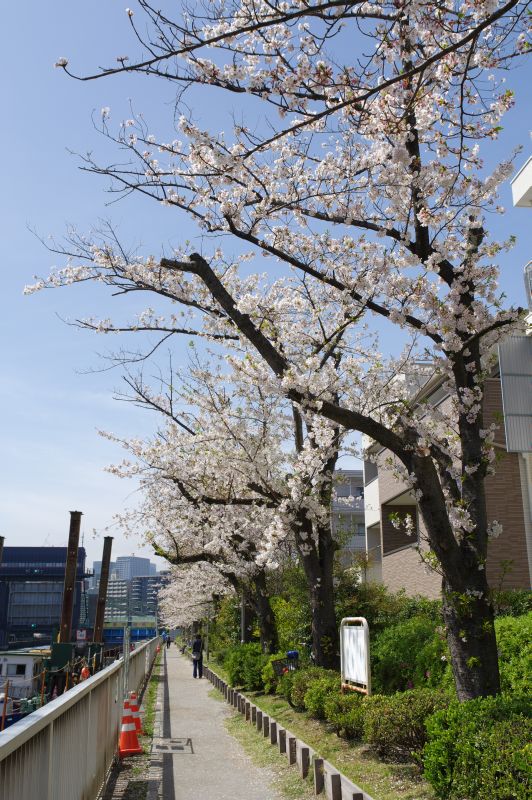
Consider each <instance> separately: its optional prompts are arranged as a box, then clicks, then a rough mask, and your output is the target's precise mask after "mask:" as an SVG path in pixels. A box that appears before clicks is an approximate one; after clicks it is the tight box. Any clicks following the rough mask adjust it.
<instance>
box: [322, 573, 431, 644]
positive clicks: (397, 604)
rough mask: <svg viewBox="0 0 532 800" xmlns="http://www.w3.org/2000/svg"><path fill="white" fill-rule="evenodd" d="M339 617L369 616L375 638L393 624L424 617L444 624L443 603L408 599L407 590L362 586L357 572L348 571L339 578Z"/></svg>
mask: <svg viewBox="0 0 532 800" xmlns="http://www.w3.org/2000/svg"><path fill="white" fill-rule="evenodd" d="M338 581H339V582H338V586H337V588H336V593H335V596H336V615H337V619H338V623H340V620H341V619H342V617H352V616H354V615H356V616H361V617H365V618H366V619H367V621H368V623H369V629H370V635H371V637H372V639H373V637H374V636H377V635H378V633H379V632H380V631H382V630H384V629H385V628H388V627H390V626H391V625H396V624H397V623H399V622H403V621H404V620H407V619H411V618H412V617H418V616H423V617H425V618H427V619H431V620H433V622H434V625H438V624H440V623H441V621H442V620H441V602H440V601H439V600H428V599H427V598H426V597H420V596H419V597H407V596H406V594H405V593H404V591H400V592H390V591H389V590H388V589H387V588H386V586H384V584H380V583H360V582H359V580H358V578H357V575H356V573H353V572H352V571H351V570H346V571H345V572H343V573H340V575H339V576H338Z"/></svg>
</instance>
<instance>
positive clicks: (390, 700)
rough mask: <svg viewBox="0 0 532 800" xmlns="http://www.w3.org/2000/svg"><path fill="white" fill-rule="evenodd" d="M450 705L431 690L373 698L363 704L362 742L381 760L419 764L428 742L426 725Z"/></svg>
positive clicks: (373, 696)
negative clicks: (388, 759) (432, 717)
mask: <svg viewBox="0 0 532 800" xmlns="http://www.w3.org/2000/svg"><path fill="white" fill-rule="evenodd" d="M449 702H450V698H449V695H448V694H447V693H446V692H443V691H436V690H434V689H412V690H411V691H409V692H397V694H393V695H389V696H387V695H378V694H375V695H372V696H371V697H368V698H367V699H366V701H365V703H364V739H365V741H366V742H368V744H370V745H371V746H372V747H373V748H374V749H375V750H376V751H377V753H379V755H381V756H386V757H388V758H395V759H398V760H405V759H406V760H410V759H414V760H419V759H420V757H421V752H422V750H423V747H424V745H425V742H426V741H427V721H428V719H429V717H431V716H432V714H434V712H435V711H437V710H438V709H442V708H445V706H447V705H448V704H449Z"/></svg>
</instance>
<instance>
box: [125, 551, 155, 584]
mask: <svg viewBox="0 0 532 800" xmlns="http://www.w3.org/2000/svg"><path fill="white" fill-rule="evenodd" d="M150 568H151V562H150V559H149V558H141V557H139V556H118V557H117V559H116V571H117V573H118V577H119V578H120V579H121V580H124V581H130V580H131V578H136V577H137V576H140V575H151V574H152V573H151V569H150Z"/></svg>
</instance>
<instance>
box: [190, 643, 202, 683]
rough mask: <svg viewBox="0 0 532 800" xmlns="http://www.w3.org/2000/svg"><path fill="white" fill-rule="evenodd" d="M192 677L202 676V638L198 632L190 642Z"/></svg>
mask: <svg viewBox="0 0 532 800" xmlns="http://www.w3.org/2000/svg"><path fill="white" fill-rule="evenodd" d="M192 665H193V672H192V677H193V678H203V640H202V638H201V636H200V635H199V633H197V634H196V636H195V638H194V641H193V642H192Z"/></svg>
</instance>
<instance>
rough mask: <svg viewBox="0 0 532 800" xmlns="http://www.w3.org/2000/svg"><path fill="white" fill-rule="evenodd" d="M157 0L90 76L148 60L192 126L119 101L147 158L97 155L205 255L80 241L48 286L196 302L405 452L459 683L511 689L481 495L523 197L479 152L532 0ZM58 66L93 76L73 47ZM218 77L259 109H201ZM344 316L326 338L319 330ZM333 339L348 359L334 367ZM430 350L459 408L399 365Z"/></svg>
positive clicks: (139, 153) (116, 139)
mask: <svg viewBox="0 0 532 800" xmlns="http://www.w3.org/2000/svg"><path fill="white" fill-rule="evenodd" d="M139 6H140V9H141V11H142V12H144V13H145V14H146V15H147V21H148V23H149V25H151V28H150V27H148V30H149V32H148V34H147V35H146V36H147V38H144V37H143V34H142V33H141V31H142V30H143V28H141V27H140V26H139V25H138V24H137V22H136V17H135V15H134V12H133V10H128V18H129V20H130V22H131V25H132V29H133V32H134V34H135V35H136V37H137V40H138V41H140V44H141V46H142V48H143V52H142V53H141V56H140V57H139V58H138V59H129V58H128V57H126V56H120V57H119V58H118V62H119V63H118V66H117V67H114V68H111V69H104V70H102V71H100V72H99V73H98V74H94V75H89V76H84V77H83V79H95V78H99V77H109V76H111V75H112V74H114V73H116V72H120V73H136V72H138V73H143V74H145V75H148V76H153V77H160V78H163V79H164V80H169V81H174V82H175V83H176V85H177V86H178V87H179V90H178V96H177V112H178V113H177V117H176V118H177V120H178V125H177V128H178V130H177V132H176V131H175V130H172V131H170V132H166V133H165V132H162V133H158V132H157V131H155V130H152V129H151V128H150V127H149V126H148V125H147V123H146V122H145V120H144V118H143V117H142V116H140V115H136V114H132V115H131V118H130V119H127V120H125V121H124V123H123V125H122V127H121V128H120V130H119V131H118V133H114V132H112V131H111V128H110V122H109V113H108V110H107V109H104V110H103V113H102V128H101V129H102V133H103V134H104V136H105V137H106V138H107V139H108V140H109V141H110V142H111V143H115V144H116V145H118V147H119V148H121V149H122V150H124V151H125V153H126V158H127V162H122V163H123V166H121V165H117V164H116V161H113V162H112V163H111V164H109V165H106V164H105V163H100V162H98V161H97V160H96V159H95V158H94V157H93V156H91V155H88V156H86V157H85V159H84V167H85V168H86V169H88V170H89V171H92V172H94V173H97V174H101V175H104V176H108V177H110V178H111V180H112V184H111V190H112V191H116V192H118V193H123V194H128V193H130V192H132V191H136V192H139V193H142V194H143V195H144V196H147V197H151V198H153V199H155V200H156V201H157V202H159V203H162V204H163V205H165V206H168V207H170V208H173V209H175V210H177V211H181V212H183V213H184V214H186V215H188V216H189V218H190V219H191V220H192V221H193V222H195V223H196V224H197V225H198V226H199V229H200V230H201V231H202V233H203V235H204V245H203V253H202V254H198V253H191V252H190V248H189V247H188V246H185V245H184V246H183V248H182V249H180V250H176V252H175V253H172V254H170V257H165V258H162V259H159V258H155V257H150V258H147V259H144V260H142V259H140V258H137V257H130V256H128V254H127V253H126V252H125V251H124V250H123V248H120V247H118V246H116V245H117V243H116V242H115V243H113V242H112V241H106V242H102V241H98V240H97V238H95V237H88V238H87V239H83V238H81V237H74V239H75V241H74V242H72V243H71V245H70V246H67V247H66V248H64V252H65V253H66V254H67V253H69V254H70V255H71V257H72V261H71V262H70V263H69V264H68V265H67V267H65V268H64V269H63V270H59V271H57V272H55V273H54V274H53V275H52V276H50V278H49V279H47V280H45V281H43V282H40V283H38V284H36V286H37V288H39V287H43V286H56V285H63V284H69V283H72V282H79V281H86V280H91V279H94V280H97V281H99V282H103V283H105V284H107V285H109V286H110V287H112V288H113V290H115V291H116V289H117V288H118V290H119V291H122V292H138V291H139V290H141V291H143V292H152V293H154V295H156V296H157V297H158V298H159V299H161V298H166V299H168V300H170V302H171V303H178V304H181V306H182V307H183V308H185V309H186V310H188V313H189V314H190V321H191V325H192V328H191V330H190V331H189V332H193V333H194V335H199V336H206V337H218V341H225V342H226V344H227V346H228V352H229V353H230V355H229V357H230V358H233V359H236V355H235V354H234V352H235V351H234V350H233V349H232V347H231V341H235V342H237V348H236V349H237V352H239V354H240V357H241V370H242V371H243V372H244V373H245V374H246V375H248V377H250V378H251V377H253V379H254V380H255V381H256V383H257V384H260V385H261V386H266V387H268V391H271V392H277V393H278V395H279V396H280V397H281V396H282V397H284V398H286V399H288V400H289V401H290V402H291V403H292V404H293V406H294V408H296V409H297V411H298V413H299V414H300V415H305V414H312V415H314V416H321V417H323V419H324V420H328V421H329V422H330V423H331V424H332V426H333V429H338V430H340V429H342V430H346V431H357V432H360V433H363V434H365V435H366V436H367V437H369V438H370V439H372V440H374V441H376V442H377V443H378V444H379V445H380V446H381V447H383V448H386V449H387V450H388V451H390V453H391V457H392V459H393V461H394V463H395V468H396V469H397V471H398V474H400V475H401V477H402V478H403V479H404V480H405V481H406V483H407V484H408V485H409V486H410V487H411V490H412V492H413V493H414V494H415V497H416V498H417V500H418V503H419V508H420V511H421V514H422V516H423V519H424V522H425V527H426V529H427V535H428V540H429V543H430V547H431V553H432V558H433V565H434V566H435V567H436V568H437V569H438V570H439V571H440V572H441V574H442V586H443V613H444V619H445V623H446V629H447V637H448V642H449V648H450V653H451V659H452V664H453V670H454V675H455V681H456V686H457V690H458V695H459V697H460V698H461V699H469V698H472V697H476V696H479V695H488V694H493V693H496V692H497V691H499V688H500V682H499V673H498V662H497V649H496V641H495V632H494V626H493V608H492V604H491V599H490V594H489V587H488V584H487V581H486V575H485V569H484V565H485V562H486V555H487V547H488V539H489V536H490V533H491V532H494V531H495V530H496V521H494V520H489V519H488V515H487V511H486V498H485V487H484V479H485V477H486V475H487V474H488V473H489V472H490V471H491V470H492V469H493V460H494V459H493V445H492V442H493V430H491V429H489V428H488V427H487V426H486V425H485V423H484V417H483V404H482V400H483V387H484V381H485V379H486V377H487V376H488V375H489V374H490V370H491V369H492V367H493V363H494V352H495V347H496V344H497V342H498V340H499V338H500V337H502V336H504V335H506V334H508V333H509V332H511V331H512V330H516V329H518V326H519V325H520V324H521V323H520V319H521V313H520V310H519V309H513V308H505V307H504V302H503V297H502V295H501V294H500V292H499V290H498V288H497V280H498V269H497V263H496V260H497V256H498V255H499V254H500V253H501V251H503V250H504V248H505V247H507V246H509V244H510V243H509V242H507V243H505V242H496V241H493V240H492V239H491V238H490V236H489V230H488V219H489V215H490V214H491V213H500V212H502V211H503V209H501V208H500V207H499V206H498V205H497V192H498V187H499V186H500V184H501V182H503V181H505V180H507V178H508V177H509V175H510V173H511V170H512V160H511V158H509V159H508V160H507V161H506V162H504V163H501V164H499V165H498V166H497V167H495V169H493V170H492V171H491V173H487V172H486V170H485V167H484V163H483V158H482V154H481V147H483V148H484V149H485V150H486V151H489V142H490V140H492V139H495V138H497V136H498V133H499V131H500V130H501V125H500V122H501V119H502V117H503V115H504V112H505V111H506V110H507V109H508V108H510V107H511V106H512V104H513V102H514V98H513V93H512V91H511V89H508V88H507V87H506V84H505V80H506V73H507V71H508V69H509V67H510V65H512V64H513V63H514V62H515V61H516V59H517V58H518V57H519V56H520V55H521V54H522V53H524V52H526V51H528V50H529V43H528V42H527V40H526V33H525V30H524V22H525V19H526V17H525V15H526V4H525V3H523V2H519V1H518V0H510V2H508V3H502V4H499V3H497V2H496V0H485V1H484V0H474V1H473V0H464V2H461V3H455V2H452V0H449V2H428V0H410V1H408V0H405V1H404V2H403V0H394V2H376V3H366V2H364V3H360V2H348V3H346V2H320V0H285V2H266V0H241V2H223V0H220V1H219V2H212V3H209V4H208V5H207V6H203V5H200V4H192V5H191V6H187V5H186V4H182V6H181V7H182V12H183V13H182V15H181V16H180V17H172V16H171V15H166V14H165V13H164V12H162V11H158V10H156V9H154V8H153V7H152V6H151V5H150V4H149V3H147V2H144V1H143V0H141V2H140V3H139ZM58 66H59V67H62V68H63V69H65V70H66V71H67V72H68V73H69V74H71V75H74V73H73V71H72V70H71V69H70V67H69V64H68V62H67V60H66V59H61V60H60V61H58ZM204 85H208V86H212V87H215V88H216V89H218V90H219V91H221V92H225V93H227V95H228V96H230V97H234V98H239V101H240V102H241V103H242V113H241V114H240V115H239V116H240V117H241V118H239V120H238V122H235V123H234V124H233V125H232V128H231V130H230V132H229V133H227V132H226V133H221V132H220V131H219V130H218V129H217V127H216V126H215V125H211V127H210V129H209V128H207V129H205V128H202V127H201V126H200V125H199V124H197V123H196V122H195V121H194V119H193V118H192V117H191V116H190V114H187V113H186V111H185V109H186V106H185V105H183V103H182V100H183V92H185V91H186V92H189V91H190V92H191V94H190V95H189V96H190V98H194V101H195V102H196V98H198V97H199V98H201V89H202V87H203V86H204ZM194 92H195V93H196V94H194ZM187 97H188V95H187ZM244 104H245V105H244ZM246 108H247V109H248V113H249V119H248V120H246V119H245V109H246ZM258 108H260V109H261V114H262V119H263V122H262V123H260V124H257V123H256V119H257V109H258ZM220 237H225V239H223V241H224V244H225V246H226V242H227V237H230V239H229V241H233V242H234V243H235V245H236V244H237V243H244V244H245V246H247V247H251V248H252V251H251V252H252V253H254V254H262V255H265V256H269V257H272V258H274V259H275V260H276V267H275V269H279V266H277V264H281V265H284V266H285V267H286V268H287V269H289V270H292V273H293V275H292V277H291V278H287V280H286V281H285V282H284V284H283V285H282V287H278V288H277V289H276V290H275V291H276V292H277V299H278V305H279V308H276V309H272V304H271V298H272V293H275V291H274V290H272V288H271V285H266V284H267V282H266V283H265V282H264V281H261V280H260V279H259V278H256V277H252V276H249V275H247V277H245V270H246V269H247V267H246V264H245V261H246V259H248V258H250V257H253V256H252V255H249V254H244V255H242V253H241V250H238V248H235V249H236V250H237V252H236V253H232V254H230V253H228V252H227V253H226V254H225V255H224V253H223V252H222V251H221V250H220V249H219V247H218V244H219V239H220ZM210 239H215V240H216V241H214V242H213V243H212V247H211V246H210V244H209V240H210ZM226 250H227V246H226ZM242 262H244V263H242ZM296 276H299V277H296ZM302 286H304V288H305V292H303V291H302V289H301V287H302ZM316 298H319V303H318V304H316ZM270 317H273V318H274V319H275V320H276V322H277V324H274V325H271V322H270ZM324 317H325V318H326V320H327V326H326V327H325V329H324V332H323V336H322V342H321V346H320V349H319V350H318V351H317V352H316V349H315V348H314V349H313V348H312V341H311V340H312V335H309V333H308V330H309V329H310V330H311V331H312V332H314V330H315V329H316V328H317V327H319V326H320V325H321V324H322V320H323V318H324ZM281 318H282V323H280V322H279V319H281ZM85 324H86V325H88V326H92V327H96V328H97V329H99V330H103V331H105V330H118V329H119V328H120V326H116V327H115V324H113V323H111V322H109V321H101V320H100V321H94V322H93V323H91V322H87V321H86V323H85ZM364 326H371V329H372V330H374V331H375V332H376V333H378V332H379V331H380V330H382V329H383V327H384V326H393V327H394V328H395V329H396V330H397V332H398V339H400V341H401V343H402V345H403V346H404V349H403V350H402V352H401V354H400V355H399V356H397V355H394V356H393V357H390V358H384V357H383V356H382V354H381V353H380V352H379V348H378V346H377V344H376V343H375V340H374V339H371V341H370V343H369V344H368V346H367V347H366V349H365V350H363V349H362V347H361V342H363V341H364V336H365V335H367V334H366V328H364ZM138 327H140V328H142V327H144V328H149V329H150V330H159V331H160V332H161V334H162V335H163V336H166V335H169V336H171V335H174V334H175V333H178V332H179V331H180V330H182V327H181V325H177V323H176V320H175V318H174V317H173V316H172V313H170V315H169V317H168V319H167V318H165V319H164V320H161V319H157V318H155V315H154V314H153V313H152V314H150V313H148V314H147V316H146V315H145V316H141V318H140V320H139V326H138ZM235 336H236V337H237V339H236V340H231V339H229V338H228V337H235ZM326 341H329V342H330V343H334V351H335V352H336V353H338V354H340V356H341V357H340V358H339V359H335V358H327V359H326V360H325V363H322V362H323V354H324V353H325V352H327V346H326V345H325V344H324V342H326ZM420 358H423V359H424V360H425V361H426V362H430V364H431V367H430V370H431V374H432V375H433V376H434V377H435V378H439V379H440V380H441V382H442V384H443V385H444V386H445V387H446V389H447V391H448V392H449V394H450V396H451V405H452V408H451V409H450V410H449V412H445V411H441V410H440V411H438V412H437V413H436V412H433V411H432V410H431V409H430V408H427V407H426V406H424V405H420V404H419V403H418V402H416V400H415V398H413V397H412V396H411V395H409V394H408V392H406V391H405V388H404V385H402V383H401V380H400V376H401V375H402V374H405V373H412V372H413V371H415V370H416V369H418V367H417V362H418V361H419V359H420Z"/></svg>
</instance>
